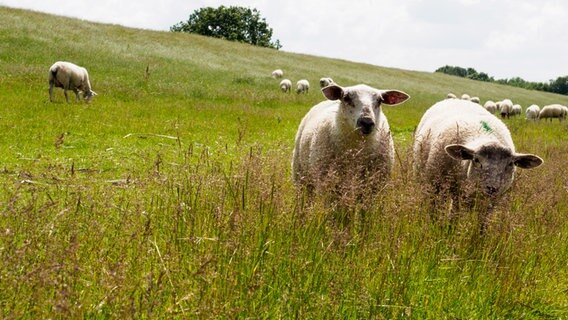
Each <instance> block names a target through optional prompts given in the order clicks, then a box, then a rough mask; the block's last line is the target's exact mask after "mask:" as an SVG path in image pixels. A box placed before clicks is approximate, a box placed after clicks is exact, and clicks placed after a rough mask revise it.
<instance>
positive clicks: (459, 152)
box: [444, 144, 475, 160]
mask: <svg viewBox="0 0 568 320" xmlns="http://www.w3.org/2000/svg"><path fill="white" fill-rule="evenodd" d="M444 150H446V153H447V154H448V155H449V156H450V157H452V158H454V159H456V160H471V159H473V155H474V153H475V151H473V150H471V149H470V148H468V147H466V146H464V145H461V144H450V145H447V146H446V147H445V148H444Z"/></svg>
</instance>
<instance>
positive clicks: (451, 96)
mask: <svg viewBox="0 0 568 320" xmlns="http://www.w3.org/2000/svg"><path fill="white" fill-rule="evenodd" d="M446 99H457V96H456V95H455V94H453V93H451V92H450V93H448V94H447V95H446Z"/></svg>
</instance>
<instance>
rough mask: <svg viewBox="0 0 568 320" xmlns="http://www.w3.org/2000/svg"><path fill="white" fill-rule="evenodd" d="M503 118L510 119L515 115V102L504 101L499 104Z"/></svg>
mask: <svg viewBox="0 0 568 320" xmlns="http://www.w3.org/2000/svg"><path fill="white" fill-rule="evenodd" d="M497 105H498V106H499V112H500V113H501V118H509V117H510V116H511V115H512V113H513V102H512V101H511V100H510V99H504V100H501V101H499V102H498V103H497Z"/></svg>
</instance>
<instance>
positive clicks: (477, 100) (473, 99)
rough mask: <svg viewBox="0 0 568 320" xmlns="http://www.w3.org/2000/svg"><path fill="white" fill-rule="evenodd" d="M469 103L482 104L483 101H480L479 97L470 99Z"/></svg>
mask: <svg viewBox="0 0 568 320" xmlns="http://www.w3.org/2000/svg"><path fill="white" fill-rule="evenodd" d="M469 101H471V102H474V103H477V104H480V102H481V100H479V97H471V98H470V99H469Z"/></svg>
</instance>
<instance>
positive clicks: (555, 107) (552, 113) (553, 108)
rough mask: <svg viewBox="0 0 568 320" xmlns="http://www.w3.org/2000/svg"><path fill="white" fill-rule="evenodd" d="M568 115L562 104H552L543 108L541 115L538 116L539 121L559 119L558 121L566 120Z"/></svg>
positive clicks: (567, 110)
mask: <svg viewBox="0 0 568 320" xmlns="http://www.w3.org/2000/svg"><path fill="white" fill-rule="evenodd" d="M567 115H568V109H567V108H566V107H565V106H563V105H560V104H550V105H547V106H544V107H542V109H541V110H540V113H539V114H538V118H539V119H550V121H552V119H553V118H558V121H562V120H564V119H566V116H567Z"/></svg>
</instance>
